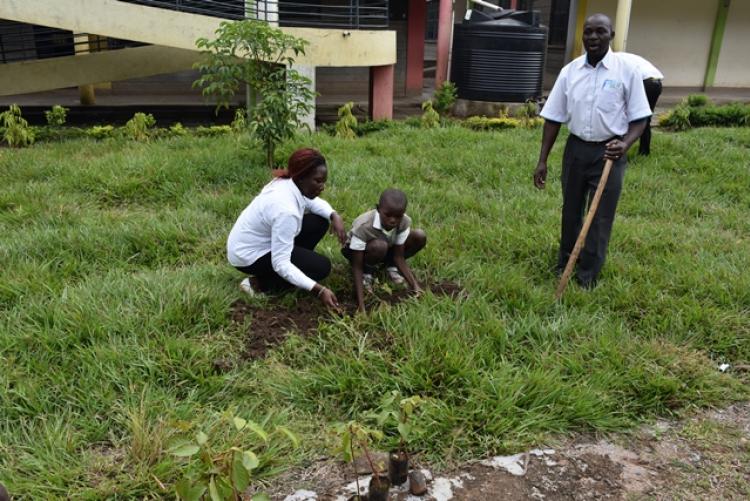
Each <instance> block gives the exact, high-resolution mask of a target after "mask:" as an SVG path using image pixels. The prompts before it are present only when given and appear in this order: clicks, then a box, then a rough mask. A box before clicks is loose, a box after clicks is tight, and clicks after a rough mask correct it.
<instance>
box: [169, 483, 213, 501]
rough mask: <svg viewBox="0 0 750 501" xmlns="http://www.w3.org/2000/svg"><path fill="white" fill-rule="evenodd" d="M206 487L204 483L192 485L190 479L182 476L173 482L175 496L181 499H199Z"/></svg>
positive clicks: (189, 500) (187, 500)
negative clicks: (175, 482)
mask: <svg viewBox="0 0 750 501" xmlns="http://www.w3.org/2000/svg"><path fill="white" fill-rule="evenodd" d="M207 489H208V487H207V486H206V484H204V483H197V484H195V485H192V484H191V483H190V480H189V479H187V478H183V479H182V480H180V481H179V482H177V484H175V490H176V491H177V497H178V498H179V499H181V500H182V501H200V499H201V498H202V497H203V495H204V494H205V493H206V490H207Z"/></svg>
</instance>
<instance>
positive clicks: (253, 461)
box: [242, 451, 260, 473]
mask: <svg viewBox="0 0 750 501" xmlns="http://www.w3.org/2000/svg"><path fill="white" fill-rule="evenodd" d="M259 464H260V461H259V460H258V456H256V455H255V453H254V452H253V451H245V452H243V453H242V466H244V467H245V469H246V470H247V472H248V473H250V472H251V471H253V470H254V469H255V468H257V467H258V465H259Z"/></svg>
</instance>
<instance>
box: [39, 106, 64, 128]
mask: <svg viewBox="0 0 750 501" xmlns="http://www.w3.org/2000/svg"><path fill="white" fill-rule="evenodd" d="M68 111H70V109H68V108H63V107H62V106H60V105H57V104H56V105H54V106H53V107H52V109H51V110H49V111H45V112H44V116H45V117H46V118H47V124H49V125H51V126H53V127H59V126H61V125H65V119H66V118H67V116H68Z"/></svg>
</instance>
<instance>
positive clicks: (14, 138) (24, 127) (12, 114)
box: [0, 104, 35, 148]
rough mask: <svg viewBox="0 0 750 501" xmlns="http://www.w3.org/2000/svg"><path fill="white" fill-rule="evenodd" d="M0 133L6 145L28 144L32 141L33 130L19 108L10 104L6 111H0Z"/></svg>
mask: <svg viewBox="0 0 750 501" xmlns="http://www.w3.org/2000/svg"><path fill="white" fill-rule="evenodd" d="M0 133H1V134H2V137H3V139H4V140H5V142H6V143H8V146H10V147H12V148H15V147H19V146H30V145H32V144H33V143H34V139H35V137H34V131H33V130H32V129H31V127H29V122H27V121H26V119H25V118H23V117H22V116H21V108H19V107H18V106H17V105H15V104H11V105H10V108H8V110H7V111H4V112H2V113H0Z"/></svg>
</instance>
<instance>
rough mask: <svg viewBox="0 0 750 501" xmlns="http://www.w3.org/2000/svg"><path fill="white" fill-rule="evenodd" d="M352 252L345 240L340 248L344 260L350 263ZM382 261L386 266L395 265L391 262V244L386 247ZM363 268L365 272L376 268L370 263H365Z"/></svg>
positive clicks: (371, 271) (372, 271)
mask: <svg viewBox="0 0 750 501" xmlns="http://www.w3.org/2000/svg"><path fill="white" fill-rule="evenodd" d="M353 252H354V251H353V250H352V249H351V248H350V247H349V242H346V245H344V246H343V247H342V248H341V255H342V256H344V257H345V258H346V260H347V261H349V262H350V263H351V262H352V253H353ZM383 263H385V266H386V267H389V266H395V264H394V263H393V246H392V245H391V246H389V247H388V252H387V253H386V255H385V259H383ZM364 270H365V273H370V274H372V273H374V272H375V270H376V268H375V267H374V266H372V265H368V264H367V263H365V265H364Z"/></svg>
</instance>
